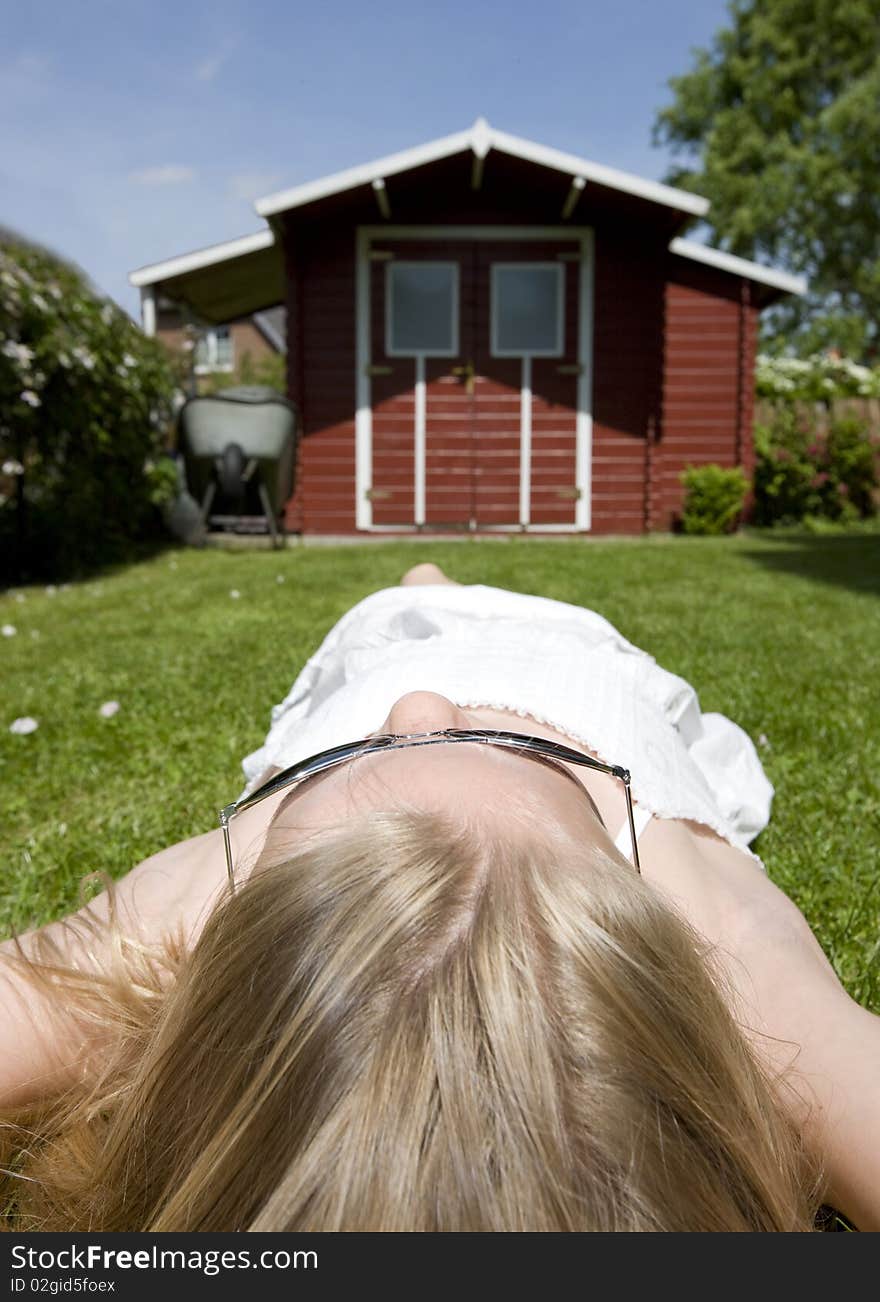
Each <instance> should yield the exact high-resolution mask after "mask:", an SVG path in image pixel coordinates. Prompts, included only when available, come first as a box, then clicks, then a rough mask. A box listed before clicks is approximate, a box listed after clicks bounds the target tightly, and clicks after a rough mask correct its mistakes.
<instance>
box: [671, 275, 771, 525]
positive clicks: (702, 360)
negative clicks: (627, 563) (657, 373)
mask: <svg viewBox="0 0 880 1302" xmlns="http://www.w3.org/2000/svg"><path fill="white" fill-rule="evenodd" d="M669 261H670V270H669V278H668V280H667V284H666V331H665V338H666V351H665V358H664V395H663V419H662V436H661V440H660V445H659V450H658V451H659V455H658V456H657V458H656V461H655V497H654V502H655V509H654V518H653V520H652V524H653V527H654V528H659V529H668V528H670V527H671V526H672V524H673V520H674V517H675V515H676V514H677V513H678V512H680V510H681V505H682V501H683V497H684V489H683V488H682V486H681V484H680V483H679V475H680V473H681V471H682V470H683V469H684V468H685V466H686V465H688V464H690V465H703V464H705V463H707V462H714V463H717V464H718V465H722V466H728V467H729V466H735V465H742V466H743V468H744V469H745V471H746V474H749V475H751V473H752V469H753V464H754V450H753V441H752V408H753V387H754V384H753V377H754V362H755V340H756V333H757V309H756V308H755V307H754V306H753V305H752V304H751V302H750V297H749V285H748V282H746V281H742V280H739V279H738V278H737V279H734V278H733V277H731V276H729V275H724V274H723V273H719V272H718V271H716V270H714V269H713V268H710V267H702V266H699V265H697V264H694V263H688V262H687V261H686V260H685V259H683V258H675V257H671V258H670V260H669Z"/></svg>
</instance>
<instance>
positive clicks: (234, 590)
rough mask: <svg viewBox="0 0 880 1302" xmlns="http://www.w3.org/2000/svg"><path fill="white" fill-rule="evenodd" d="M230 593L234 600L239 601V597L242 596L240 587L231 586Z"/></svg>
mask: <svg viewBox="0 0 880 1302" xmlns="http://www.w3.org/2000/svg"><path fill="white" fill-rule="evenodd" d="M229 595H230V597H232V599H233V601H237V600H238V598H239V597H240V596H241V593H240V592H239V590H238V588H230V590H229Z"/></svg>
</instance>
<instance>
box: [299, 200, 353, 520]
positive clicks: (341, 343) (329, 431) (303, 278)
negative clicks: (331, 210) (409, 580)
mask: <svg viewBox="0 0 880 1302" xmlns="http://www.w3.org/2000/svg"><path fill="white" fill-rule="evenodd" d="M286 249H287V267H288V299H287V311H288V332H289V345H288V392H289V394H290V396H291V398H292V399H293V400H294V402H296V404H297V406H298V407H299V409H300V415H301V421H302V436H301V438H300V447H299V461H298V469H297V485H296V489H295V492H294V496H293V498H292V499H291V502H290V503H289V504H288V508H287V512H286V517H285V521H286V525H287V528H288V529H297V530H301V531H302V532H303V533H340V534H344V533H354V532H355V500H354V457H355V434H354V426H355V380H354V364H355V278H354V231H353V230H352V229H351V228H350V227H349V226H347V225H342V226H331V227H329V228H327V229H325V230H324V231H316V230H315V229H314V228H312V229H306V230H300V231H298V230H296V229H293V230H290V231H289V232H288V238H287V240H286Z"/></svg>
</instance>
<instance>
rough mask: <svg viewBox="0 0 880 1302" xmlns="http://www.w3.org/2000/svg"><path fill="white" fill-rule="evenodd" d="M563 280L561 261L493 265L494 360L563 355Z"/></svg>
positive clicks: (498, 263) (497, 263)
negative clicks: (525, 356)
mask: <svg viewBox="0 0 880 1302" xmlns="http://www.w3.org/2000/svg"><path fill="white" fill-rule="evenodd" d="M562 277H563V268H562V266H561V264H560V263H558V262H520V263H515V262H496V263H495V264H494V265H493V267H492V355H493V357H522V356H524V355H526V354H528V355H530V356H532V357H561V356H562V353H563V351H564V343H565V341H564V338H563V323H562V290H563V279H562Z"/></svg>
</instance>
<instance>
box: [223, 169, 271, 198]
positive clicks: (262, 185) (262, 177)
mask: <svg viewBox="0 0 880 1302" xmlns="http://www.w3.org/2000/svg"><path fill="white" fill-rule="evenodd" d="M281 179H282V175H281V173H280V172H239V173H237V174H236V175H235V176H230V178H229V193H230V195H231V196H232V198H233V199H247V200H253V199H259V198H261V197H262V196H263V195H264V194H269V193H270V192H271V191H272V190H274V189H275V188H276V187H277V186H278V184H279V182H280V181H281Z"/></svg>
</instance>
